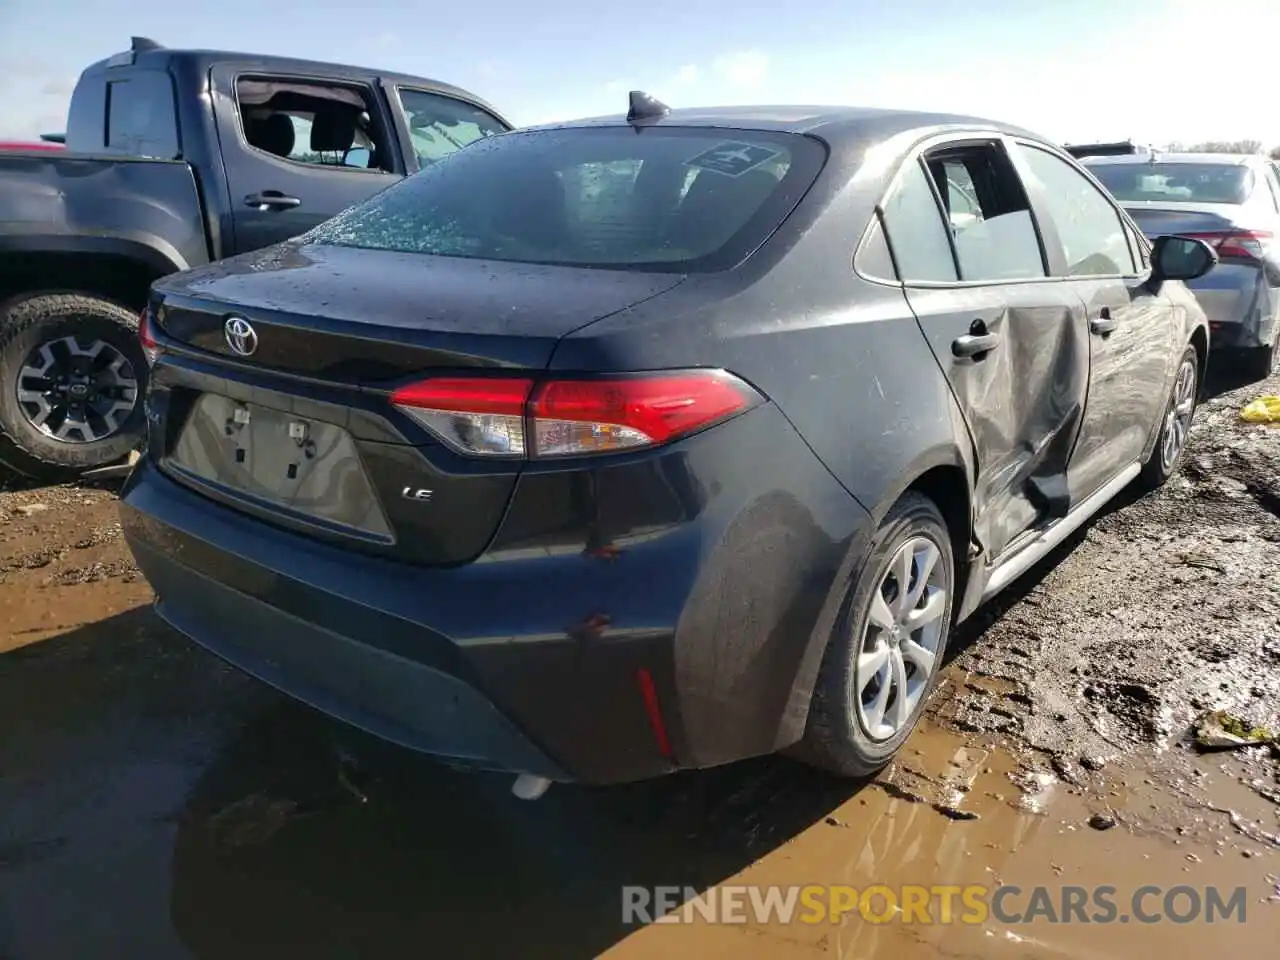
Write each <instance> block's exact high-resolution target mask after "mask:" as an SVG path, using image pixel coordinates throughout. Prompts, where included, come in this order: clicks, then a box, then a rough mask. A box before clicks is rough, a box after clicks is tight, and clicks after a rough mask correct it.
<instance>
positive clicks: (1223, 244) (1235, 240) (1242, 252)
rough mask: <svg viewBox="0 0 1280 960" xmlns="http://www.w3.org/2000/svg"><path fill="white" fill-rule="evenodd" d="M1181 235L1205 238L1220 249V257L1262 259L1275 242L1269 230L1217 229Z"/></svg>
mask: <svg viewBox="0 0 1280 960" xmlns="http://www.w3.org/2000/svg"><path fill="white" fill-rule="evenodd" d="M1181 236H1185V237H1192V238H1194V239H1196V240H1203V241H1205V243H1207V244H1209V246H1211V247H1213V249H1215V250H1217V251H1218V256H1220V257H1241V258H1244V259H1246V260H1261V259H1262V258H1263V257H1264V256H1265V255H1266V253H1267V250H1268V249H1269V248H1270V246H1271V244H1272V243H1273V242H1274V239H1275V238H1274V235H1273V234H1272V233H1271V231H1269V230H1215V231H1212V232H1208V233H1184V234H1181Z"/></svg>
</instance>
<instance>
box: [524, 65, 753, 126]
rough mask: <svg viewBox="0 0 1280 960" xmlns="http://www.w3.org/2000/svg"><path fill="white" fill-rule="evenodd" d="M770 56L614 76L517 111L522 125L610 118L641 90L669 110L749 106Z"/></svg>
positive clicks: (621, 111)
mask: <svg viewBox="0 0 1280 960" xmlns="http://www.w3.org/2000/svg"><path fill="white" fill-rule="evenodd" d="M769 65H770V61H769V57H768V56H767V55H765V54H764V53H763V52H762V51H760V50H737V51H728V52H725V53H723V54H721V55H720V56H717V57H714V58H712V59H711V60H709V61H707V62H705V63H684V64H680V65H679V66H676V67H668V68H665V69H660V70H659V71H658V72H655V73H647V72H646V73H643V74H639V75H632V76H630V77H614V78H613V79H611V80H608V81H606V82H604V83H602V84H600V85H599V86H592V85H580V86H578V87H575V88H573V93H574V94H575V95H574V96H573V97H572V99H569V98H566V99H564V100H559V101H551V102H547V101H542V102H539V103H530V104H529V105H528V107H527V108H526V109H525V110H523V111H519V116H520V120H521V121H522V122H524V123H527V124H538V123H552V122H555V121H558V120H566V119H569V118H571V117H589V116H609V115H614V114H620V113H624V112H625V111H626V102H627V100H626V96H627V93H628V92H629V91H631V90H643V91H645V92H646V93H649V94H652V95H653V96H655V97H657V98H658V99H659V100H662V101H663V102H665V103H669V104H670V105H671V106H673V107H684V106H698V105H708V104H723V105H729V104H733V103H742V102H749V101H750V100H751V98H752V96H753V95H754V93H755V92H756V91H757V90H758V88H759V87H761V86H762V85H763V84H764V83H765V82H766V81H767V80H768V79H769Z"/></svg>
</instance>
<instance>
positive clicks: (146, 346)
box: [138, 307, 162, 364]
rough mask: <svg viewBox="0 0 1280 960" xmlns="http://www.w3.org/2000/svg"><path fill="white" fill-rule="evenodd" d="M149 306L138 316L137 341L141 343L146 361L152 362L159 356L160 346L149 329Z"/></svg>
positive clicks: (150, 321)
mask: <svg viewBox="0 0 1280 960" xmlns="http://www.w3.org/2000/svg"><path fill="white" fill-rule="evenodd" d="M152 322H153V321H152V319H151V308H150V307H147V308H146V309H145V310H143V311H142V315H141V316H140V317H138V342H139V343H140V344H141V345H142V354H143V356H145V357H146V358H147V363H150V364H154V363H155V362H156V360H158V359H159V358H160V352H161V349H162V348H161V346H160V343H159V341H158V340H156V337H155V334H154V333H152V331H151V324H152Z"/></svg>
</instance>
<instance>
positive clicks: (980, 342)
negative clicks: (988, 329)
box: [951, 333, 1000, 360]
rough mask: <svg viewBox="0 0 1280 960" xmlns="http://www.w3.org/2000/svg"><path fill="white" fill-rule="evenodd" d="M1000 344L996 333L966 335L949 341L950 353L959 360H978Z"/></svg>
mask: <svg viewBox="0 0 1280 960" xmlns="http://www.w3.org/2000/svg"><path fill="white" fill-rule="evenodd" d="M999 343H1000V335H999V334H996V333H966V334H965V335H964V336H963V337H956V338H955V339H954V340H952V341H951V352H952V353H953V354H954V355H955V356H957V357H959V358H961V359H971V360H980V359H982V357H983V356H985V355H986V354H988V353H990V352H991V351H992V350H994V349H995V348H996V347H997V346H998V345H999Z"/></svg>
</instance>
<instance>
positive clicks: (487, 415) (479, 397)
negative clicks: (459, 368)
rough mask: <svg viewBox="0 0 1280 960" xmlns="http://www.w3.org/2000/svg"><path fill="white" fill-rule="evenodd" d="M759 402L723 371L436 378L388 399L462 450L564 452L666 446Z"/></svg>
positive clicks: (506, 453) (511, 453)
mask: <svg viewBox="0 0 1280 960" xmlns="http://www.w3.org/2000/svg"><path fill="white" fill-rule="evenodd" d="M760 400H761V397H760V395H759V394H757V393H756V392H755V391H754V390H752V389H751V388H750V387H749V386H747V385H746V384H745V383H743V382H742V381H741V380H739V379H738V378H737V377H734V376H733V375H732V374H729V373H725V372H724V371H722V370H693V371H687V372H681V373H659V374H641V375H627V376H612V377H601V378H593V379H581V380H547V381H542V382H539V383H536V384H535V383H534V381H532V380H525V379H506V378H462V377H441V378H435V379H430V380H423V381H421V382H420V383H415V384H410V385H409V386H406V387H402V388H400V389H399V390H397V391H395V393H393V394H392V396H391V402H392V403H393V404H395V405H396V406H397V407H399V408H400V409H401V410H403V411H404V412H405V413H407V414H408V415H409V416H411V417H413V418H414V419H415V420H417V421H418V422H419V423H420V424H422V425H423V426H424V427H426V428H427V429H428V430H430V431H431V432H432V433H434V434H435V435H436V436H438V437H439V438H440V439H441V440H443V441H444V442H445V443H447V444H449V445H450V446H451V447H453V448H454V449H456V450H458V451H459V452H461V453H467V454H476V455H481V456H506V457H519V456H529V457H566V456H580V455H582V454H592V453H611V452H614V451H620V450H635V449H642V448H644V447H653V446H659V445H661V444H664V443H669V442H671V441H672V440H675V439H677V438H679V437H682V436H687V435H688V434H690V433H693V432H695V431H697V430H702V429H704V428H706V427H709V426H711V425H713V424H715V423H719V422H721V421H723V420H726V419H728V418H729V417H732V416H734V415H736V414H738V413H741V412H742V411H744V410H747V409H748V408H750V407H752V406H754V405H755V404H756V403H758V402H759V401H760Z"/></svg>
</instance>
